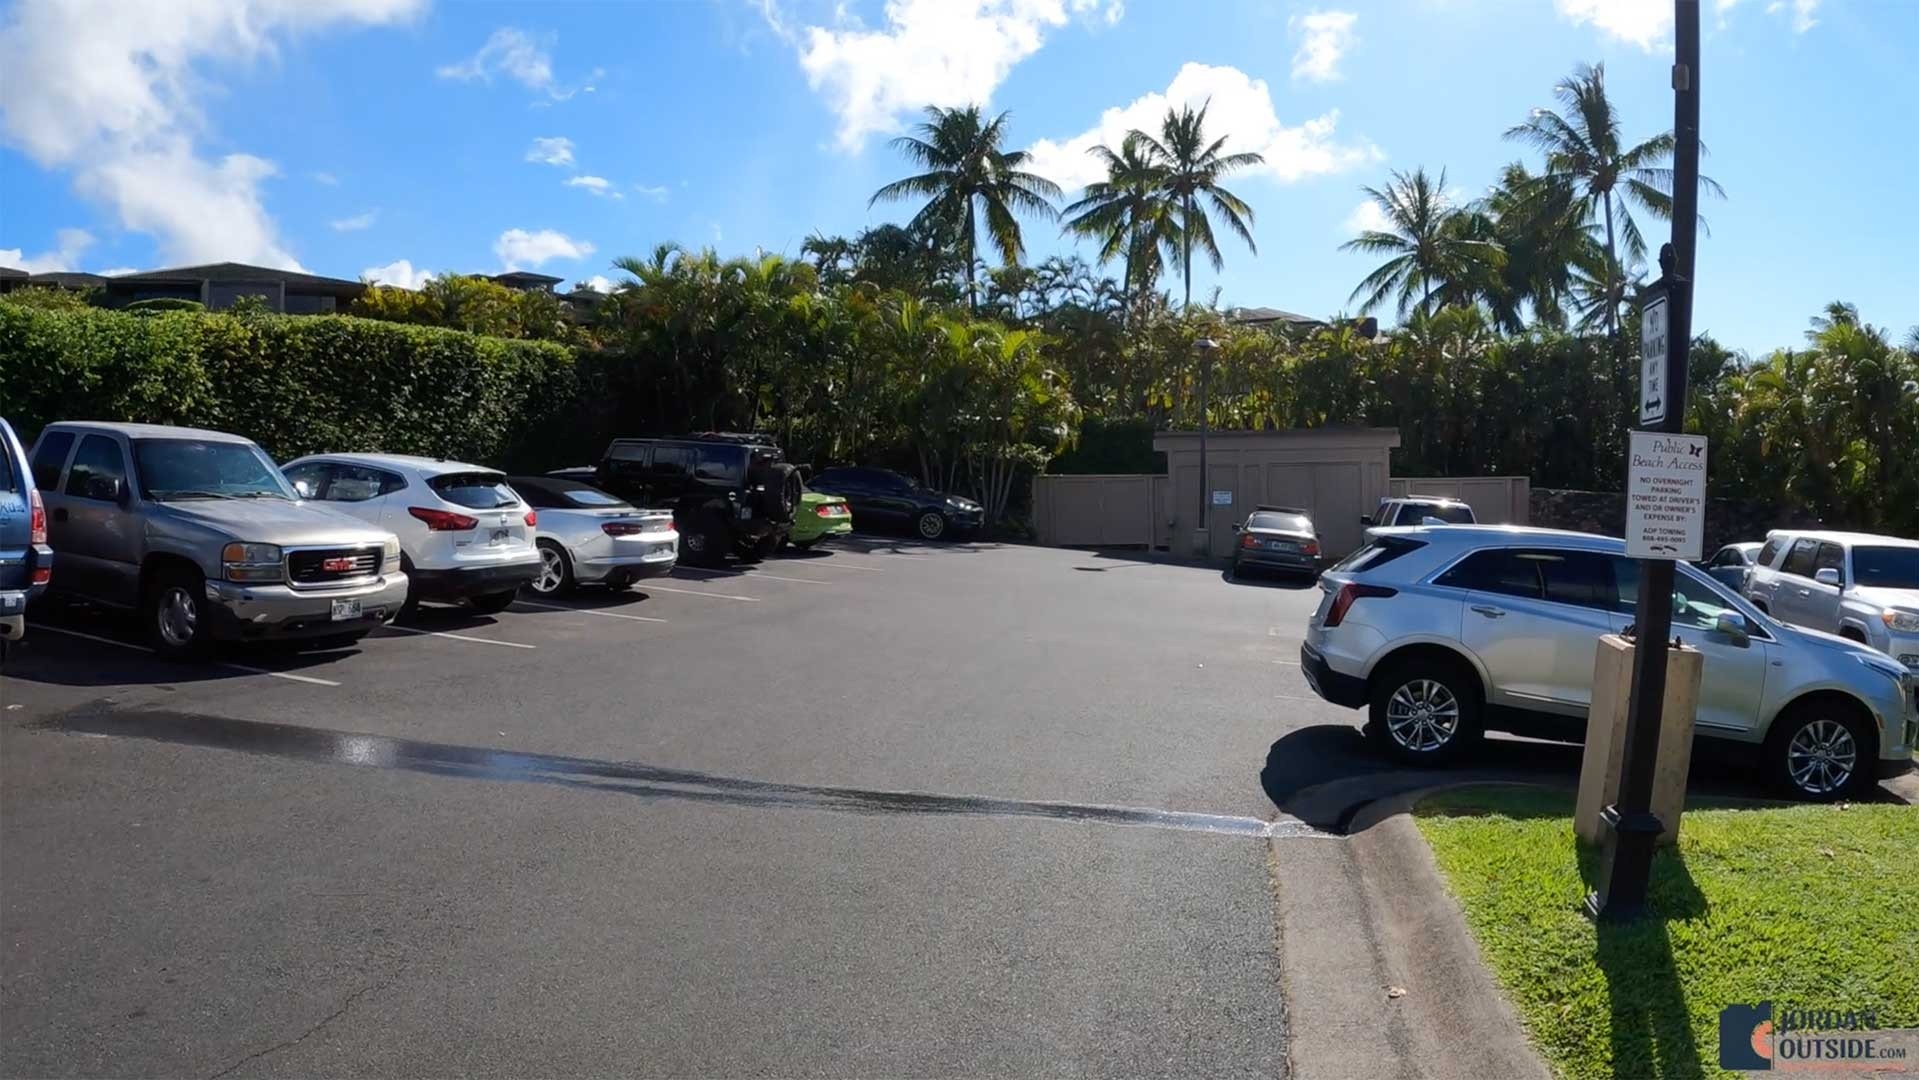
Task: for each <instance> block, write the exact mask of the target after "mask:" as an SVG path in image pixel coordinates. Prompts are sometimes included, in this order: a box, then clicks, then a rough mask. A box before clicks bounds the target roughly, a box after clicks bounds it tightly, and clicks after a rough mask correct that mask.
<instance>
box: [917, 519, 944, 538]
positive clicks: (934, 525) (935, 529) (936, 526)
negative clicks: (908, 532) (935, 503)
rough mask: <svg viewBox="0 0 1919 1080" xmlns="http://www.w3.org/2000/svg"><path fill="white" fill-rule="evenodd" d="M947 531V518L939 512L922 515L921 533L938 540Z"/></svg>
mask: <svg viewBox="0 0 1919 1080" xmlns="http://www.w3.org/2000/svg"><path fill="white" fill-rule="evenodd" d="M945 531H946V519H945V518H943V517H941V516H939V515H938V514H922V515H920V535H921V536H924V537H926V538H927V539H928V540H938V539H939V538H940V534H941V533H943V532H945Z"/></svg>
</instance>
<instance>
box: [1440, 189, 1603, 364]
mask: <svg viewBox="0 0 1919 1080" xmlns="http://www.w3.org/2000/svg"><path fill="white" fill-rule="evenodd" d="M1471 214H1472V216H1474V217H1476V218H1480V219H1484V220H1485V221H1487V222H1488V223H1490V226H1491V227H1490V229H1488V230H1486V233H1487V235H1486V238H1488V239H1492V240H1496V241H1498V243H1499V246H1500V247H1502V248H1504V249H1505V251H1506V265H1505V267H1504V268H1503V269H1502V270H1501V271H1500V273H1499V275H1498V280H1497V282H1496V283H1495V286H1494V288H1493V290H1492V291H1491V292H1490V293H1489V294H1488V296H1487V300H1488V303H1489V305H1490V306H1491V308H1492V310H1493V316H1494V318H1495V320H1496V321H1497V322H1498V323H1499V324H1500V325H1501V326H1502V327H1503V328H1504V329H1506V330H1508V331H1510V332H1515V333H1516V332H1518V331H1520V330H1523V329H1524V328H1525V321H1524V319H1523V318H1522V317H1521V316H1522V315H1523V314H1524V310H1523V309H1524V308H1525V307H1526V306H1527V305H1530V306H1531V308H1532V317H1533V318H1534V319H1535V320H1537V321H1539V322H1542V323H1544V324H1546V325H1548V326H1554V327H1564V326H1565V325H1566V309H1567V305H1568V303H1569V302H1570V299H1571V294H1572V291H1573V280H1572V275H1573V271H1574V270H1575V269H1576V268H1577V267H1579V266H1582V265H1592V266H1601V265H1603V260H1604V258H1605V253H1604V252H1603V251H1601V250H1600V247H1599V242H1598V241H1597V240H1596V239H1594V237H1593V233H1594V232H1595V231H1596V228H1597V227H1596V226H1595V225H1593V223H1592V221H1591V219H1590V217H1589V215H1587V213H1586V212H1585V208H1584V207H1583V206H1582V205H1581V204H1579V203H1578V202H1577V201H1576V200H1574V199H1573V198H1572V197H1571V196H1570V194H1569V193H1568V192H1567V191H1566V190H1565V189H1564V188H1555V187H1548V186H1544V185H1541V184H1540V183H1539V178H1538V177H1536V176H1534V175H1533V174H1532V173H1531V172H1530V171H1528V170H1527V168H1526V166H1525V165H1523V164H1520V163H1519V162H1516V161H1515V162H1513V163H1511V164H1509V165H1507V166H1506V168H1505V169H1504V170H1502V171H1501V173H1500V178H1499V183H1498V184H1496V185H1494V186H1493V188H1492V189H1491V190H1489V191H1488V192H1487V193H1486V196H1485V197H1484V198H1482V199H1481V200H1479V202H1478V203H1476V204H1475V205H1474V206H1473V207H1472V210H1471ZM1601 289H1602V291H1603V286H1602V287H1601Z"/></svg>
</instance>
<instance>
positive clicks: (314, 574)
mask: <svg viewBox="0 0 1919 1080" xmlns="http://www.w3.org/2000/svg"><path fill="white" fill-rule="evenodd" d="M380 554H381V551H380V549H379V548H377V547H341V548H300V549H298V550H295V551H289V552H287V581H288V582H290V583H291V584H293V585H296V586H299V585H330V584H333V583H334V582H339V581H347V580H350V579H352V578H362V577H371V576H372V575H373V574H375V573H377V572H378V571H379V569H380ZM329 564H332V566H331V568H329Z"/></svg>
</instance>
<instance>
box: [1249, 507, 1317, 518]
mask: <svg viewBox="0 0 1919 1080" xmlns="http://www.w3.org/2000/svg"><path fill="white" fill-rule="evenodd" d="M1262 510H1271V511H1273V512H1274V513H1277V514H1298V515H1300V516H1301V517H1312V516H1313V514H1312V511H1310V510H1305V509H1302V508H1300V507H1297V506H1255V507H1253V513H1255V514H1257V513H1259V512H1260V511H1262Z"/></svg>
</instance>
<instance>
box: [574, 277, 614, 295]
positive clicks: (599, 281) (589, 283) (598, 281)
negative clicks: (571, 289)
mask: <svg viewBox="0 0 1919 1080" xmlns="http://www.w3.org/2000/svg"><path fill="white" fill-rule="evenodd" d="M575 284H577V285H581V286H584V287H586V288H589V289H592V290H593V291H594V292H598V293H610V292H612V291H613V282H612V281H611V280H609V279H608V278H607V276H606V275H605V274H594V275H593V276H592V277H590V278H587V279H586V280H585V281H581V282H576V283H575Z"/></svg>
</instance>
